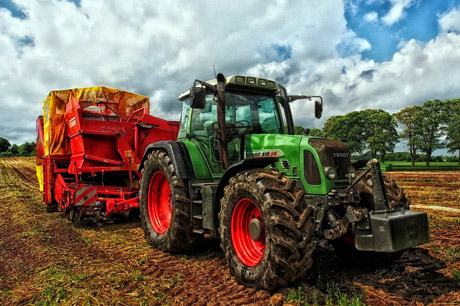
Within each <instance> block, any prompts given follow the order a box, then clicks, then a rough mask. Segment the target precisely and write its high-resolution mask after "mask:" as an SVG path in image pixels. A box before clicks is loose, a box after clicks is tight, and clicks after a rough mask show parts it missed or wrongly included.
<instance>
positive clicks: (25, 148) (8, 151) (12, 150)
mask: <svg viewBox="0 0 460 306" xmlns="http://www.w3.org/2000/svg"><path fill="white" fill-rule="evenodd" d="M34 155H35V142H34V141H32V142H25V143H23V144H21V145H19V146H18V145H17V144H13V145H12V144H11V143H10V142H9V141H8V139H6V138H3V137H0V157H12V156H34Z"/></svg>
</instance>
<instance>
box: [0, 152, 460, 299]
mask: <svg viewBox="0 0 460 306" xmlns="http://www.w3.org/2000/svg"><path fill="white" fill-rule="evenodd" d="M386 175H388V176H390V177H392V178H394V179H396V181H397V183H398V184H399V185H400V186H401V187H403V188H404V189H405V191H406V194H407V195H408V197H409V199H410V200H411V201H412V204H413V209H415V210H421V211H425V212H427V213H428V214H429V221H430V227H431V239H432V241H431V242H430V243H428V244H426V245H424V246H422V247H419V248H414V249H410V250H407V251H405V252H404V253H403V255H402V256H401V258H400V259H398V260H396V261H394V262H392V263H390V264H380V265H368V264H365V263H363V262H360V263H347V262H342V261H341V260H339V259H337V258H336V257H335V256H334V252H333V249H332V248H331V247H330V246H329V245H328V244H327V242H326V241H324V240H320V241H318V242H317V249H316V251H315V253H314V255H313V257H314V258H313V259H314V264H313V267H312V268H311V270H310V273H309V274H308V276H307V277H306V278H305V279H303V280H301V281H299V282H298V283H296V284H294V285H292V286H291V287H289V288H283V289H279V290H278V291H277V292H267V291H263V290H255V289H251V288H245V287H243V286H240V285H238V284H237V283H236V282H235V280H234V279H233V277H232V276H231V275H230V274H229V271H228V267H227V264H226V262H225V259H224V257H223V254H222V252H221V251H220V249H219V244H218V242H217V241H216V240H206V241H205V243H203V245H201V246H200V247H199V248H197V249H195V250H192V251H191V252H188V253H187V254H168V253H163V252H160V251H157V250H154V249H152V248H151V247H150V246H149V245H148V244H147V243H146V240H145V239H144V235H143V232H142V230H141V229H140V222H139V220H138V219H133V220H128V221H117V222H115V223H113V224H104V225H103V226H101V227H97V226H79V227H77V226H75V225H74V224H73V223H71V222H70V221H69V220H68V219H67V218H66V216H65V215H63V214H61V213H47V212H45V208H44V206H42V203H41V197H42V196H41V193H40V191H39V189H38V184H37V180H36V176H35V163H34V159H33V158H2V159H0V305H28V304H37V305H53V304H63V305H83V304H85V305H165V304H169V305H248V304H253V305H268V304H273V305H282V304H285V305H294V304H296V303H297V304H299V303H300V304H307V303H310V304H313V303H316V304H325V303H331V301H332V300H331V296H332V295H334V296H335V297H336V298H337V297H345V298H349V301H351V300H352V299H354V298H356V297H357V299H359V301H361V302H364V303H366V304H369V305H428V304H431V305H445V304H447V305H455V304H460V172H444V171H443V172H389V173H386ZM446 208H449V209H446ZM336 301H338V300H336Z"/></svg>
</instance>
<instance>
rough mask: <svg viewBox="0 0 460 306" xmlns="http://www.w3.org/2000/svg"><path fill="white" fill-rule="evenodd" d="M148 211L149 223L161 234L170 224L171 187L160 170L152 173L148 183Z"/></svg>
mask: <svg viewBox="0 0 460 306" xmlns="http://www.w3.org/2000/svg"><path fill="white" fill-rule="evenodd" d="M148 211H149V219H150V224H152V227H153V229H154V230H155V232H157V233H158V234H163V233H164V232H166V231H167V230H168V227H169V224H171V212H172V210H171V189H170V188H169V183H168V180H167V179H166V176H165V175H164V174H163V172H161V171H157V172H155V173H154V174H153V176H152V179H151V180H150V185H149V194H148Z"/></svg>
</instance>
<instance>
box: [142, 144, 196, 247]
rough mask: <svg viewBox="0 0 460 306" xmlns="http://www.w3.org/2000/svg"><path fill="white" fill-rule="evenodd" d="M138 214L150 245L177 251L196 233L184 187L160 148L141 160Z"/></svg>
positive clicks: (187, 195) (189, 241)
mask: <svg viewBox="0 0 460 306" xmlns="http://www.w3.org/2000/svg"><path fill="white" fill-rule="evenodd" d="M140 215H141V221H142V228H143V230H144V233H145V237H146V238H147V241H148V242H149V243H150V245H152V246H153V247H154V248H157V249H160V250H163V251H168V252H180V251H184V250H186V249H188V248H189V247H190V246H192V244H193V243H194V242H195V241H196V240H197V239H198V238H199V237H200V236H199V235H197V234H194V233H193V224H192V221H191V218H190V196H189V192H188V188H187V187H186V185H185V183H184V181H183V180H182V179H180V178H178V176H177V173H176V170H175V169H174V165H173V163H172V161H171V158H170V157H169V155H168V154H167V153H165V152H163V151H158V150H155V151H153V152H152V153H150V155H149V156H148V158H147V160H146V161H145V163H144V169H143V170H142V179H141V186H140Z"/></svg>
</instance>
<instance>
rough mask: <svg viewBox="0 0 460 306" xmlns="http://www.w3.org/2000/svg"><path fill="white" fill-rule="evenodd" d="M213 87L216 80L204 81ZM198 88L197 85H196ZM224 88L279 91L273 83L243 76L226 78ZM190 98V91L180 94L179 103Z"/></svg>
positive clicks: (276, 84)
mask: <svg viewBox="0 0 460 306" xmlns="http://www.w3.org/2000/svg"><path fill="white" fill-rule="evenodd" d="M206 83H208V84H211V85H213V86H216V85H217V79H212V80H209V81H206ZM198 86H199V85H198ZM225 87H226V88H232V89H238V88H239V89H246V90H250V91H256V92H257V91H258V92H270V93H276V92H278V91H279V85H278V83H276V82H275V81H272V80H268V79H264V78H259V77H254V76H244V75H232V76H229V77H227V78H226V83H225ZM189 96H190V89H189V90H187V91H184V92H183V93H181V94H180V95H179V97H178V99H179V100H180V101H183V100H185V99H187V98H188V97H189Z"/></svg>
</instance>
